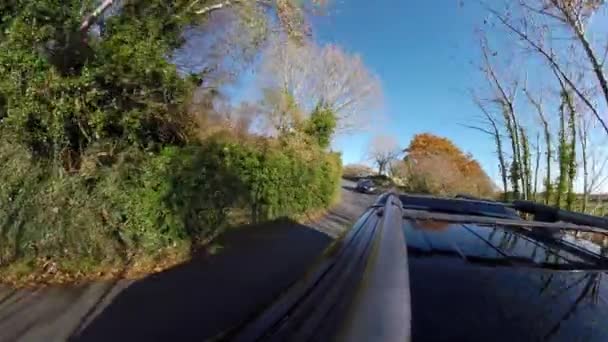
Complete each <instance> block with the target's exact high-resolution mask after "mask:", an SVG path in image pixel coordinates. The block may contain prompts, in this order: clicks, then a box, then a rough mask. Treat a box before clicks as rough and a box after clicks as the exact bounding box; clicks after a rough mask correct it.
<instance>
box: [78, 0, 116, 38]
mask: <svg viewBox="0 0 608 342" xmlns="http://www.w3.org/2000/svg"><path fill="white" fill-rule="evenodd" d="M113 3H114V1H113V0H104V2H102V3H101V5H99V7H97V8H96V9H95V10H94V11H93V13H91V14H89V15H87V16H86V17H85V18H84V20H83V21H82V24H80V32H86V31H87V30H88V29H89V27H91V25H93V23H94V22H95V20H97V18H99V16H100V15H102V14H103V13H104V12H105V11H106V10H107V9H108V8H110V6H112V4H113Z"/></svg>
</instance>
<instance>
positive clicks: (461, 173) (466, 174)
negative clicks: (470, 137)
mask: <svg viewBox="0 0 608 342" xmlns="http://www.w3.org/2000/svg"><path fill="white" fill-rule="evenodd" d="M405 152H406V153H407V155H406V157H405V161H406V163H407V164H408V165H409V169H410V179H415V181H416V182H418V183H420V182H421V183H422V184H423V185H424V187H425V190H426V191H427V192H436V193H439V194H449V195H452V194H457V193H469V194H472V195H477V196H490V195H492V193H493V191H494V184H493V183H492V181H491V179H490V177H488V175H487V174H486V173H485V172H484V171H483V169H482V168H481V165H479V163H478V162H477V161H476V160H475V159H473V157H472V156H471V155H470V154H465V153H464V152H463V151H462V150H460V149H459V148H458V147H457V146H456V145H455V144H454V143H453V142H452V141H450V140H449V139H447V138H443V137H439V136H436V135H433V134H430V133H422V134H417V135H416V136H414V138H413V139H412V141H411V142H410V145H409V146H408V148H406V149H405Z"/></svg>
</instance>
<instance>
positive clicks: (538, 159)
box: [532, 134, 540, 201]
mask: <svg viewBox="0 0 608 342" xmlns="http://www.w3.org/2000/svg"><path fill="white" fill-rule="evenodd" d="M539 167H540V134H537V135H536V164H535V165H534V192H533V194H532V200H534V201H536V197H537V195H538V169H539Z"/></svg>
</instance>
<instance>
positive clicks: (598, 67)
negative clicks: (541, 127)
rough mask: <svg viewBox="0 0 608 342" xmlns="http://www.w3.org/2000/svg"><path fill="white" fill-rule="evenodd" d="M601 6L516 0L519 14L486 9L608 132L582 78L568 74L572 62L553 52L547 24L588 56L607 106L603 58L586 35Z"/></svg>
mask: <svg viewBox="0 0 608 342" xmlns="http://www.w3.org/2000/svg"><path fill="white" fill-rule="evenodd" d="M602 4H603V1H596V0H519V1H518V5H519V10H520V11H519V12H516V11H514V10H512V9H511V8H509V9H508V10H507V11H505V12H503V13H501V12H500V11H498V10H496V9H494V8H491V7H488V10H489V11H490V12H491V13H492V14H493V15H494V16H495V17H496V18H497V19H498V21H499V22H500V23H501V24H502V25H503V26H504V27H506V28H507V29H508V30H509V31H510V32H512V33H513V34H514V35H515V36H516V37H517V38H518V39H519V40H521V41H523V42H525V43H526V44H527V46H529V47H530V49H531V50H532V51H534V52H535V53H537V54H538V55H539V56H541V58H543V59H544V60H545V61H546V62H547V64H548V65H549V67H550V68H551V69H553V70H554V71H555V73H556V74H557V75H559V78H561V79H563V81H564V82H565V83H566V84H567V85H568V87H569V88H571V90H572V91H573V92H574V94H575V95H576V96H577V97H578V98H579V99H580V100H581V102H582V103H583V104H584V105H585V106H586V107H587V108H588V109H589V110H590V111H591V113H592V114H593V116H594V117H595V118H596V120H597V121H598V123H599V124H600V125H601V126H602V128H603V129H604V131H605V132H606V133H608V124H607V123H606V121H605V120H604V118H603V117H602V116H601V115H600V113H599V109H598V107H597V106H596V105H594V104H593V102H594V101H593V98H592V96H591V95H590V94H589V93H588V92H587V91H586V90H585V89H584V87H583V85H581V84H580V80H581V79H583V78H582V77H578V78H574V77H572V76H571V75H569V73H568V71H567V70H568V68H569V67H570V66H571V65H572V64H574V63H572V61H571V60H570V61H568V60H567V58H564V55H563V54H559V53H558V52H559V51H560V50H565V49H559V48H557V49H554V47H553V46H554V43H555V39H553V34H552V33H553V32H552V31H556V30H554V29H553V30H552V29H551V26H550V24H549V23H548V22H550V21H554V22H555V23H557V24H559V25H561V27H562V28H566V29H567V30H569V31H570V32H571V33H572V35H573V39H574V40H575V41H576V42H578V43H579V44H580V46H582V48H583V52H584V55H585V56H586V57H587V60H588V63H589V65H590V66H591V69H592V70H593V73H594V75H595V77H596V79H597V81H598V83H599V86H600V89H601V91H602V93H603V95H604V99H605V104H606V105H608V83H607V81H606V75H605V72H604V69H603V65H604V62H605V58H604V60H602V61H600V58H599V56H598V55H597V54H596V52H595V51H594V49H593V47H592V46H591V43H590V41H589V40H588V38H587V33H586V27H587V23H588V21H589V19H590V18H591V17H592V16H593V14H594V13H595V12H596V11H597V10H598V9H599V8H600V7H601V5H602ZM517 14H520V15H519V16H518V15H517ZM571 48H576V45H574V44H573V45H571ZM575 58H576V54H575ZM583 69H584V68H583Z"/></svg>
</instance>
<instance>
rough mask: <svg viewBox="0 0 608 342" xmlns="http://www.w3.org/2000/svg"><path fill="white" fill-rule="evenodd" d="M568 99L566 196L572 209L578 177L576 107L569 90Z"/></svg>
mask: <svg viewBox="0 0 608 342" xmlns="http://www.w3.org/2000/svg"><path fill="white" fill-rule="evenodd" d="M566 101H567V104H568V111H569V112H570V115H569V117H568V128H569V129H570V132H569V134H570V142H569V143H568V145H569V152H570V154H569V156H568V197H567V198H566V208H567V209H568V210H572V209H573V205H574V202H575V201H576V194H575V193H574V181H575V179H576V109H575V108H574V103H573V100H572V96H571V95H570V93H569V92H566Z"/></svg>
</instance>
